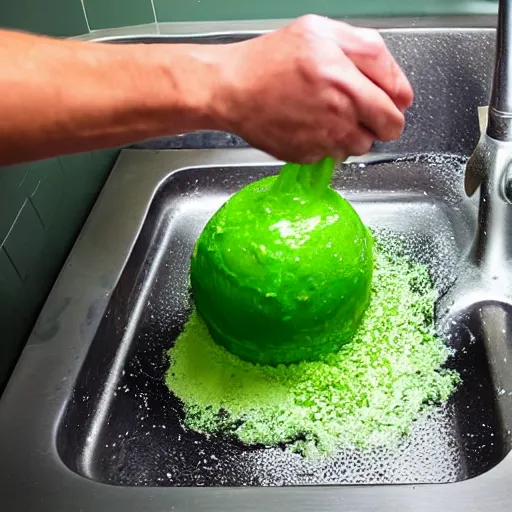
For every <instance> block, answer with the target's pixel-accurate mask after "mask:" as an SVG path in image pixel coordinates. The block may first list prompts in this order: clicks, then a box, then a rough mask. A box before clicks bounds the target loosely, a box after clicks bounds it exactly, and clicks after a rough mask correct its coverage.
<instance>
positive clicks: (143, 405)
mask: <svg viewBox="0 0 512 512" xmlns="http://www.w3.org/2000/svg"><path fill="white" fill-rule="evenodd" d="M463 164H464V162H463V160H461V158H460V157H456V156H449V155H444V156H443V155H425V156H417V157H410V158H404V159H403V160H400V161H395V162H380V163H374V164H372V165H366V166H362V165H346V166H344V170H343V172H342V173H341V172H338V173H337V174H336V176H335V179H334V186H335V188H336V189H337V190H339V191H340V192H341V193H342V194H343V195H344V196H345V197H347V198H348V199H350V200H351V201H352V204H353V205H354V207H355V208H356V209H357V210H358V212H359V213H360V215H361V217H362V218H363V220H364V221H365V222H366V223H367V224H368V225H369V226H371V227H372V228H375V229H386V230H389V231H391V232H393V233H395V234H396V235H398V236H400V237H401V238H402V239H403V240H404V241H405V243H406V247H407V250H408V251H410V253H411V256H413V257H414V258H416V259H418V260H420V261H422V262H424V263H426V264H427V265H428V266H429V268H430V271H431V274H432V276H433V279H434V281H435V283H436V286H437V287H438V289H439V290H441V291H442V290H443V289H445V288H446V287H448V286H449V285H450V283H451V282H452V279H453V278H454V276H455V273H456V269H457V262H458V261H459V260H460V259H461V257H462V256H463V255H464V254H465V251H466V250H467V248H468V247H469V245H470V243H471V237H472V233H473V232H474V227H475V223H476V212H477V205H476V203H475V202H474V201H471V200H468V199H466V197H465V195H464V192H463V190H462V173H463ZM277 170H278V169H277V168H276V167H271V166H269V167H264V168H256V167H246V168H242V169H241V168H214V169H213V168H194V169H186V170H183V171H180V172H178V173H176V174H174V175H173V176H172V177H171V178H170V179H169V180H167V182H166V183H165V184H164V185H162V187H161V189H160V190H159V192H158V194H157V196H156V197H155V199H154V201H153V204H152V205H151V208H150V210H149V213H148V216H147V218H146V221H145V224H144V226H143V229H142V231H141V233H140V235H139V238H138V241H137V243H136V245H135V247H134V250H133V252H132V254H131V256H130V259H129V261H128V263H127V265H126V267H125V269H124V271H123V274H122V277H121V279H120V281H119V283H118V285H117V287H116V290H115V292H114V294H113V295H112V298H111V300H110V304H109V307H108V309H107V313H106V314H105V316H104V318H103V320H102V322H101V324H100V326H99V328H98V331H97V333H96V336H95V339H94V341H93V343H92V346H91V349H90V351H89V354H88V356H87V358H86V360H85V362H84V365H83V367H82V369H81V371H80V374H79V377H78V379H77V382H76V386H75V389H74V393H73V395H72V397H71V399H70V401H69V403H68V404H67V408H66V411H65V414H64V416H63V419H62V421H61V424H60V427H59V431H58V435H57V446H58V450H59V453H60V456H61V457H62V460H63V461H64V463H65V464H66V465H67V466H68V467H69V468H70V469H72V470H73V471H75V472H76V473H78V474H80V475H83V476H86V477H88V478H91V479H93V480H97V481H101V482H105V483H110V484H114V485H151V486H205V485H209V486H242V485H292V484H329V483H330V484H354V483H359V484H372V483H414V482H450V481H459V480H463V479H466V478H470V477H473V476H476V475H479V474H482V473H484V472H485V471H487V470H488V469H490V468H491V467H493V466H494V465H496V464H497V463H499V462H500V461H501V460H502V459H503V457H504V456H505V455H506V453H507V452H508V451H509V448H510V446H509V438H510V436H509V430H508V429H509V428H511V427H510V425H511V418H510V417H507V416H506V415H505V414H504V412H503V411H504V410H512V407H510V406H511V405H512V404H511V403H510V400H511V393H512V386H510V385H509V383H508V382H507V381H506V380H503V379H506V373H507V372H506V371H505V369H506V368H505V365H506V360H507V357H508V355H507V351H508V350H509V348H508V347H509V345H508V339H509V332H508V327H507V326H508V325H512V324H511V320H512V319H510V318H508V317H509V316H510V315H512V308H511V307H510V306H508V305H506V304H502V303H497V302H488V303H481V304H475V305H473V306H471V307H470V308H469V309H468V310H467V311H465V312H464V313H463V314H462V315H461V316H460V317H458V318H455V319H452V321H450V322H448V326H449V328H448V329H447V330H446V339H447V342H448V343H449V344H451V345H452V346H454V347H455V348H456V349H457V351H456V353H455V356H454V357H453V358H452V359H451V361H450V365H451V366H452V367H453V368H455V369H456V370H458V371H459V372H460V374H461V375H462V377H463V380H464V383H463V385H462V386H461V387H460V388H459V390H458V391H457V392H456V394H455V395H454V396H453V397H452V399H451V400H450V402H449V403H448V404H447V405H446V406H444V407H443V408H440V409H439V410H438V411H436V412H435V413H433V414H432V415H430V416H429V417H427V418H424V419H423V420H421V421H419V422H418V424H417V425H416V428H415V429H414V431H413V432H412V434H411V436H409V437H407V438H406V439H404V440H403V442H402V443H401V444H400V446H399V447H398V448H396V449H394V450H392V451H390V450H387V451H386V450H373V451H367V452H365V451H361V452H359V451H354V450H351V451H349V450H347V451H345V452H342V453H340V454H338V455H337V456H336V457H333V458H331V459H324V460H317V461H310V460H305V459H302V458H301V457H300V456H299V455H296V454H290V453H288V452H287V451H284V450H282V449H281V448H272V449H266V448H263V447H252V448H248V447H246V446H243V445H241V444H237V443H234V442H232V441H230V440H227V439H224V438H221V437H219V438H208V439H207V438H206V437H204V436H202V435H199V434H196V433H193V432H190V431H188V430H186V429H185V428H183V426H182V419H183V411H182V408H181V405H180V403H179V401H178V400H177V399H176V398H175V397H173V396H172V395H171V394H170V393H169V391H168V390H167V388H166V386H165V384H164V380H163V379H164V373H165V371H166V369H167V364H168V363H167V361H166V360H165V357H164V352H165V351H166V350H167V349H168V348H169V347H170V345H171V344H172V343H173V340H175V339H176V337H177V336H178V334H179V333H180V332H181V330H182V328H183V325H184V323H185V321H186V319H187V316H188V315H189V313H190V311H191V304H190V299H189V291H188V271H189V258H190V254H191V252H192V248H193V245H194V243H195V241H196V239H197V237H198V236H199V233H200V232H201V229H202V228H203V226H204V225H205V223H206V222H207V220H208V219H209V217H210V216H211V215H212V213H213V212H214V211H215V210H216V209H217V208H218V207H219V206H220V205H221V204H222V203H223V202H224V201H225V200H226V199H227V198H228V197H229V195H230V194H232V193H234V192H235V191H236V190H238V189H240V188H241V187H242V186H244V185H245V184H247V183H249V182H251V181H253V180H255V179H257V178H261V177H263V176H266V175H269V174H274V173H275V172H276V171H277ZM491 319H492V322H491ZM500 322H501V323H500ZM511 357H512V355H511ZM500 361H501V362H500Z"/></svg>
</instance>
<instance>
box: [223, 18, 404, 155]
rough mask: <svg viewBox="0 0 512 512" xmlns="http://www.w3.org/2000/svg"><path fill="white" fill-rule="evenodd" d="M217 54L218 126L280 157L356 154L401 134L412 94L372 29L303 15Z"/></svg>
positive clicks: (224, 48) (225, 48) (379, 37)
mask: <svg viewBox="0 0 512 512" xmlns="http://www.w3.org/2000/svg"><path fill="white" fill-rule="evenodd" d="M222 53H223V65H222V66H221V67H220V70H221V71H220V73H221V76H220V77H219V82H220V83H221V84H222V86H221V87H219V90H218V95H217V97H216V105H217V107H216V108H217V115H218V116H219V118H220V119H222V120H223V122H222V127H223V129H226V130H229V131H231V132H234V133H237V134H239V135H240V136H241V137H243V138H244V139H245V140H246V141H247V142H249V143H250V144H251V145H253V146H255V147H257V148H260V149H262V150H264V151H266V152H268V153H270V154H272V155H274V156H275V157H277V158H279V159H282V160H286V161H294V162H299V163H309V162H314V161H317V160H319V159H321V158H322V157H324V156H327V155H329V156H333V157H337V158H345V157H346V156H347V155H361V154H364V153H366V152H367V151H369V150H370V148H371V146H372V144H373V142H374V141H376V140H380V141H390V140H393V139H396V138H397V137H399V136H400V134H401V133H402V130H403V128H404V114H403V113H404V111H405V110H406V109H407V108H408V107H409V106H410V105H411V103H412V100H413V92H412V89H411V86H410V84H409V82H408V81H407V78H406V77H405V75H404V74H403V72H402V71H401V70H400V68H399V66H398V64H397V63H396V62H395V60H394V58H393V57H392V55H391V54H390V52H389V51H388V49H387V48H386V45H385V43H384V41H383V39H382V37H381V36H380V34H379V33H378V32H377V31H375V30H371V29H364V28H356V27H352V26H350V25H348V24H346V23H342V22H339V21H333V20H330V19H327V18H323V17H319V16H313V15H308V16H304V17H302V18H299V19H298V20H296V21H294V22H293V23H292V24H291V25H289V26H287V27H286V28H283V29H281V30H277V31H275V32H272V33H269V34H267V35H264V36H261V37H258V38H255V39H251V40H249V41H245V42H242V43H236V44H231V45H228V46H225V47H223V48H222Z"/></svg>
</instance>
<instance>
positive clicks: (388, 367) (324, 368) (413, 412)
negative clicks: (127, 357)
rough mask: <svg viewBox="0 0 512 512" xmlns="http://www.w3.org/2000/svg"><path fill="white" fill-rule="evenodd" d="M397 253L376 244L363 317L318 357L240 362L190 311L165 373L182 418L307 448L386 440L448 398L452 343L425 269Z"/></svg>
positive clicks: (309, 451)
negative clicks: (438, 322)
mask: <svg viewBox="0 0 512 512" xmlns="http://www.w3.org/2000/svg"><path fill="white" fill-rule="evenodd" d="M377 240H378V239H377ZM398 254H399V250H398V249H397V247H396V246H395V245H394V243H392V242H389V241H387V242H385V241H381V243H377V244H376V247H375V249H374V277H373V284H372V295H371V301H370V305H369V308H368V310H367V312H366V314H365V315H364V318H363V321H362V324H361V326H360V327H359V329H358V331H357V333H356V335H355V336H354V338H353V339H352V340H351V341H350V342H349V343H347V344H345V345H344V346H342V348H341V349H340V350H339V351H338V352H337V353H334V354H330V355H328V356H326V357H325V358H324V359H323V360H322V361H316V362H302V363H299V364H292V365H289V366H285V365H279V366H277V367H275V366H262V365H255V364H252V363H250V362H246V361H243V360H241V359H239V358H238V357H236V356H234V355H232V354H231V353H229V352H228V351H226V350H225V349H224V348H222V347H220V346H219V345H217V344H216V343H214V341H213V340H212V338H211V337H210V335H209V333H208V329H207V328H206V325H205V324H204V322H203V321H202V320H201V319H200V317H199V316H198V315H197V314H196V313H195V312H194V313H192V315H191V317H190V319H189V321H188V323H187V325H186V328H185V330H184V332H183V333H182V334H181V335H180V336H179V337H178V339H177V340H176V343H175V345H174V347H173V348H171V349H170V350H169V352H168V355H169V357H170V360H171V364H170V367H169V370H168V373H167V375H166V382H167V385H168V387H169V389H170V390H171V392H173V393H174V394H175V395H176V396H177V397H178V398H180V399H181V401H182V402H183V404H184V409H185V424H186V426H187V427H189V428H190V429H192V430H195V431H198V432H202V433H205V434H213V433H219V432H221V433H224V434H227V435H230V436H234V437H235V438H238V439H239V440H240V441H242V442H244V443H247V444H264V445H276V444H280V443H283V442H286V443H289V448H290V449H292V450H294V451H297V452H300V453H302V454H304V455H307V456H309V455H315V454H319V453H321V454H331V453H333V452H334V451H335V450H337V449H339V448H343V447H357V448H369V447H372V446H376V445H389V444H390V443H391V444H392V443H394V442H396V441H397V440H399V438H400V437H401V436H402V435H404V434H406V433H408V431H409V430H410V428H411V426H412V424H413V423H414V421H415V420H417V419H418V418H419V417H420V416H421V415H423V414H425V413H426V412H428V410H429V409H430V408H431V407H433V406H434V405H435V404H439V403H441V402H444V401H446V400H447V399H448V397H449V396H450V394H451V393H452V392H453V390H454V389H455V386H456V384H457V383H458V382H459V376H458V374H457V373H456V372H454V371H451V370H447V369H443V368H442V366H443V364H444V363H445V361H446V360H447V358H448V356H449V355H450V351H449V349H448V348H447V347H446V346H445V344H444V343H443V341H442V340H441V339H440V338H439V337H437V336H436V334H435V331H434V327H433V305H434V299H435V291H434V289H433V286H432V284H431V281H430V279H429V275H428V270H427V268H426V267H424V266H422V265H420V264H417V263H413V262H411V261H410V260H409V259H408V258H407V257H405V256H403V255H398ZM283 341H286V340H283Z"/></svg>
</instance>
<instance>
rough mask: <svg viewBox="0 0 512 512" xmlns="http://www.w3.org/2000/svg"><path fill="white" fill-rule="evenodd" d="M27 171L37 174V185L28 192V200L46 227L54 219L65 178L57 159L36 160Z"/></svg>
mask: <svg viewBox="0 0 512 512" xmlns="http://www.w3.org/2000/svg"><path fill="white" fill-rule="evenodd" d="M29 173H34V174H35V175H38V176H39V181H38V184H37V187H36V188H35V189H34V191H33V192H32V193H31V194H30V201H31V202H32V205H33V206H34V208H35V210H36V212H37V214H38V215H39V218H40V219H41V222H42V223H43V226H44V228H45V229H47V228H48V227H49V226H50V225H51V224H52V222H53V221H54V220H55V216H56V214H57V212H58V210H59V206H60V204H61V202H62V197H63V195H64V190H65V185H66V183H65V181H66V178H65V176H64V173H63V171H62V167H61V165H60V162H59V160H57V159H53V160H46V161H43V162H37V163H36V164H34V165H33V166H32V167H31V168H30V171H29Z"/></svg>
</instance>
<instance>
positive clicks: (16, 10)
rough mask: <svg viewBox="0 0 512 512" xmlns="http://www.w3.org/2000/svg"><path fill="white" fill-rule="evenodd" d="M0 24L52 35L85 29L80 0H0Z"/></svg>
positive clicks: (73, 32)
mask: <svg viewBox="0 0 512 512" xmlns="http://www.w3.org/2000/svg"><path fill="white" fill-rule="evenodd" d="M0 26H1V27H7V28H16V29H20V30H27V31H30V32H37V33H39V34H48V35H52V36H76V35H80V34H86V33H87V32H88V29H87V22H86V20H85V15H84V10H83V7H82V1H81V0H0Z"/></svg>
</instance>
